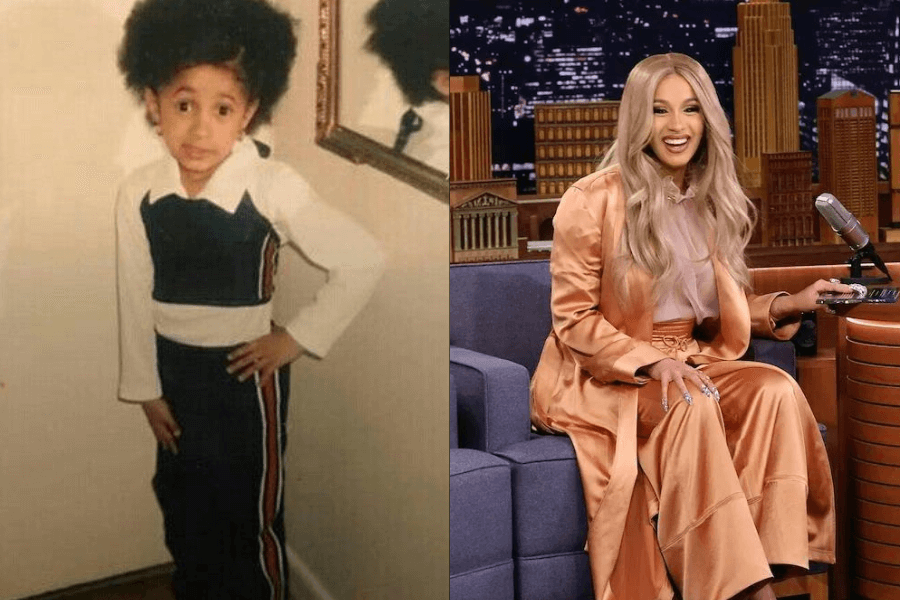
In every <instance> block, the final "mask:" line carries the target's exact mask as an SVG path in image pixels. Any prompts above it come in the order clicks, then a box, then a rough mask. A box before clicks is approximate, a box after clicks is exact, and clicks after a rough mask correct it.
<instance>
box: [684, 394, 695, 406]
mask: <svg viewBox="0 0 900 600" xmlns="http://www.w3.org/2000/svg"><path fill="white" fill-rule="evenodd" d="M681 396H682V397H683V398H684V401H685V402H687V403H688V406H692V405H693V404H694V398H693V397H691V395H690V394H688V393H687V392H685V393H683V394H682V395H681Z"/></svg>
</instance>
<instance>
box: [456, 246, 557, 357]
mask: <svg viewBox="0 0 900 600" xmlns="http://www.w3.org/2000/svg"><path fill="white" fill-rule="evenodd" d="M550 329H551V322H550V266H549V261H546V260H538V261H517V262H508V263H493V264H484V263H482V264H477V265H466V264H460V265H451V266H450V344H451V345H453V346H460V347H463V348H469V349H470V350H477V351H478V352H483V353H484V354H490V355H491V356H498V357H500V358H505V359H507V360H510V361H512V362H514V363H517V364H520V365H523V366H524V367H525V368H526V369H528V373H529V374H533V373H534V369H535V367H537V363H538V359H539V358H540V356H541V349H542V348H543V345H544V340H546V339H547V335H548V334H549V333H550Z"/></svg>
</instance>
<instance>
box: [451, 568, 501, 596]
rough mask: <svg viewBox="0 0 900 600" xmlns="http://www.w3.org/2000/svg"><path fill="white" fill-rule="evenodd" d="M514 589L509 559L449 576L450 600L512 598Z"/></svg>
mask: <svg viewBox="0 0 900 600" xmlns="http://www.w3.org/2000/svg"><path fill="white" fill-rule="evenodd" d="M515 589H516V583H515V578H514V565H513V561H512V560H511V559H510V560H508V561H506V562H504V563H501V564H499V565H494V566H492V567H487V568H485V569H479V570H476V571H470V572H468V573H458V574H456V575H451V576H450V600H513V599H514V598H515Z"/></svg>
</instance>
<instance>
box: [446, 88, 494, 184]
mask: <svg viewBox="0 0 900 600" xmlns="http://www.w3.org/2000/svg"><path fill="white" fill-rule="evenodd" d="M449 102H450V132H451V134H452V135H451V136H450V181H451V182H454V181H479V180H486V179H490V178H491V93H490V92H483V91H481V85H480V78H479V77H478V76H474V75H470V76H463V77H451V78H450V99H449Z"/></svg>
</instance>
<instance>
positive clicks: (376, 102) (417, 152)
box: [316, 0, 450, 203]
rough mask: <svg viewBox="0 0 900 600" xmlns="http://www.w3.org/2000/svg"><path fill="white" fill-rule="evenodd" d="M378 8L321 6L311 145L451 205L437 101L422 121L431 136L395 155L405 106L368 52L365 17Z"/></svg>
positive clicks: (346, 2)
mask: <svg viewBox="0 0 900 600" xmlns="http://www.w3.org/2000/svg"><path fill="white" fill-rule="evenodd" d="M375 3H376V0H319V64H318V73H317V82H316V88H317V89H316V142H317V143H318V144H319V145H321V146H323V147H324V148H327V149H328V150H331V151H332V152H335V153H336V154H338V155H340V156H343V157H344V158H346V159H348V160H350V161H352V162H354V163H357V164H368V165H371V166H372V167H374V168H376V169H379V170H381V171H384V172H385V173H387V174H389V175H391V176H393V177H395V178H397V179H399V180H401V181H404V182H406V183H408V184H410V185H412V186H413V187H416V188H418V189H419V190H422V191H423V192H425V193H427V194H430V195H431V196H432V197H434V198H436V199H437V200H440V201H441V202H445V203H449V193H450V185H449V181H448V176H447V171H448V170H449V129H450V122H449V111H448V110H447V109H446V108H445V107H442V106H440V104H441V103H440V102H429V103H427V104H428V105H432V106H434V110H431V111H430V112H427V114H426V116H425V118H424V122H425V127H427V128H428V129H425V128H422V131H427V132H428V135H427V136H424V135H418V134H416V135H418V137H417V138H416V137H414V138H413V139H415V140H416V142H420V140H425V141H426V143H417V144H407V145H406V147H404V149H403V150H395V149H394V148H395V147H399V146H402V144H396V143H395V142H397V138H398V132H399V131H400V130H401V128H402V126H401V120H402V118H403V116H404V113H405V112H406V111H407V110H408V109H409V108H410V106H409V103H408V102H407V101H406V100H405V98H404V95H403V93H402V92H401V91H400V89H399V88H398V87H397V85H396V83H395V80H394V77H393V76H392V74H391V71H390V69H389V68H388V67H387V66H386V65H385V64H384V63H383V62H382V61H381V60H380V59H379V57H378V56H377V55H376V54H375V53H374V52H371V51H369V50H367V48H366V41H367V40H368V38H369V35H370V25H369V24H368V23H367V20H366V18H367V15H368V13H369V11H370V10H371V9H372V7H373V6H374V5H375ZM444 35H449V29H448V30H447V31H446V32H445V33H444ZM414 108H416V111H417V112H421V110H420V107H414ZM426 111H428V108H427V106H426ZM429 121H430V122H429ZM419 123H421V120H420V121H419ZM417 131H418V130H417Z"/></svg>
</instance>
